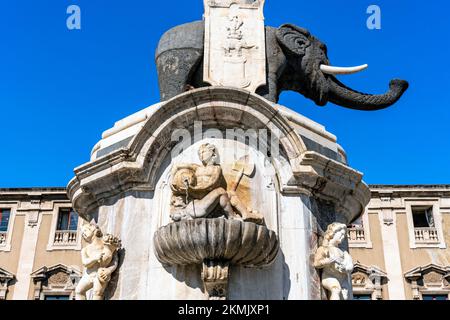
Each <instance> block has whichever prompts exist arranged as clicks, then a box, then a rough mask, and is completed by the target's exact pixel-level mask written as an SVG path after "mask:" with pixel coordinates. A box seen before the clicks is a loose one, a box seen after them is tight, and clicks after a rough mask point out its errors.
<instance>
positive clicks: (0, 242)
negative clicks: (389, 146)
mask: <svg viewBox="0 0 450 320" xmlns="http://www.w3.org/2000/svg"><path fill="white" fill-rule="evenodd" d="M5 244H6V232H3V231H2V232H0V246H4V245H5Z"/></svg>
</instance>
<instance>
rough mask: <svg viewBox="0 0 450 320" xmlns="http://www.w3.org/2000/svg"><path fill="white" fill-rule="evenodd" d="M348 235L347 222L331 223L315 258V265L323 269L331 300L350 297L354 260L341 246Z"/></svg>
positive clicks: (326, 287)
mask: <svg viewBox="0 0 450 320" xmlns="http://www.w3.org/2000/svg"><path fill="white" fill-rule="evenodd" d="M346 235H347V226H346V225H345V224H341V223H333V224H330V225H329V226H328V228H327V231H326V232H325V236H324V239H323V243H322V245H321V246H320V247H319V249H317V252H316V256H315V259H314V267H316V268H317V269H321V270H322V286H323V287H324V289H326V290H327V291H328V292H329V299H330V300H348V299H349V289H350V286H351V284H350V275H351V273H352V271H353V261H352V257H351V256H350V254H349V253H348V252H347V251H343V250H341V249H340V248H339V245H340V244H341V243H342V242H343V241H344V239H345V237H346Z"/></svg>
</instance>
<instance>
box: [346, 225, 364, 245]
mask: <svg viewBox="0 0 450 320" xmlns="http://www.w3.org/2000/svg"><path fill="white" fill-rule="evenodd" d="M347 236H348V242H349V243H366V233H365V232H364V228H363V227H348V229H347Z"/></svg>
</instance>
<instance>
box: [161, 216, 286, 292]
mask: <svg viewBox="0 0 450 320" xmlns="http://www.w3.org/2000/svg"><path fill="white" fill-rule="evenodd" d="M154 242H155V254H156V256H157V258H158V260H159V261H160V262H161V263H162V264H163V265H167V266H176V265H199V264H203V271H202V278H203V280H204V284H205V289H206V292H207V293H208V295H209V298H210V299H225V298H226V296H227V286H228V278H229V275H228V274H229V268H230V266H245V267H264V266H268V265H270V264H271V263H272V262H273V261H274V260H275V258H276V256H277V254H278V251H279V243H278V238H277V236H276V234H275V232H273V231H271V230H269V229H267V228H266V227H265V226H261V225H257V224H254V223H252V222H242V221H239V220H227V219H223V218H213V219H195V220H182V221H180V222H176V223H170V224H169V225H167V226H165V227H162V228H160V229H159V230H158V231H157V232H156V233H155V236H154Z"/></svg>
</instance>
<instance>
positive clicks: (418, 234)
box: [414, 228, 439, 243]
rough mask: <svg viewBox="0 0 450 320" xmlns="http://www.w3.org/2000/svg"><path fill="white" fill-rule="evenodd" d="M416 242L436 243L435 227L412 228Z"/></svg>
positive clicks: (437, 240) (437, 239) (436, 232)
mask: <svg viewBox="0 0 450 320" xmlns="http://www.w3.org/2000/svg"><path fill="white" fill-rule="evenodd" d="M414 238H415V240H416V243H438V242H439V236H438V231H437V229H436V228H414Z"/></svg>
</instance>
